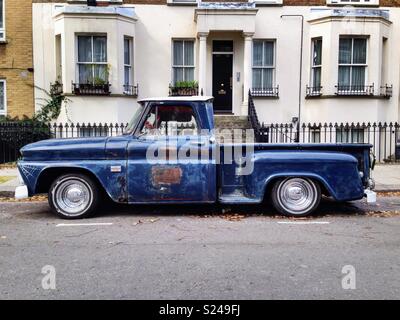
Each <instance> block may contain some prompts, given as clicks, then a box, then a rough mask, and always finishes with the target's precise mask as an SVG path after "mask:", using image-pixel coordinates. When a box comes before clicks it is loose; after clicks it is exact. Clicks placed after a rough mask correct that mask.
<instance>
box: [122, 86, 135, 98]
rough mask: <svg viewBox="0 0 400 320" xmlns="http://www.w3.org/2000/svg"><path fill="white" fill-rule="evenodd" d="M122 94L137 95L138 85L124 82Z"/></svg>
mask: <svg viewBox="0 0 400 320" xmlns="http://www.w3.org/2000/svg"><path fill="white" fill-rule="evenodd" d="M124 94H125V95H127V96H133V97H137V96H138V94H139V85H138V84H137V85H136V86H132V85H128V84H124Z"/></svg>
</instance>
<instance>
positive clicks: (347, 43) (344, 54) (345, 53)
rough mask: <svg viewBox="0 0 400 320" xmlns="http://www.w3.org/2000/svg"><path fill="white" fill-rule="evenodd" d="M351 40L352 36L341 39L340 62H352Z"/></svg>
mask: <svg viewBox="0 0 400 320" xmlns="http://www.w3.org/2000/svg"><path fill="white" fill-rule="evenodd" d="M351 42H352V39H350V38H342V39H340V40H339V63H351Z"/></svg>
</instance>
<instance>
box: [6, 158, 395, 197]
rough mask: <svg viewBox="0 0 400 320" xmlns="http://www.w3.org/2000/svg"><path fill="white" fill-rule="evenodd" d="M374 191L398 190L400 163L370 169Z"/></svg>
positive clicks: (9, 179) (12, 176)
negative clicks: (374, 185) (373, 181)
mask: <svg viewBox="0 0 400 320" xmlns="http://www.w3.org/2000/svg"><path fill="white" fill-rule="evenodd" d="M17 175H18V172H17V168H7V169H0V197H11V196H13V195H14V190H15V187H16V186H18V184H19V182H18V177H17ZM372 177H373V178H374V180H375V183H376V187H375V191H400V164H384V165H379V164H378V165H376V166H375V169H374V171H372Z"/></svg>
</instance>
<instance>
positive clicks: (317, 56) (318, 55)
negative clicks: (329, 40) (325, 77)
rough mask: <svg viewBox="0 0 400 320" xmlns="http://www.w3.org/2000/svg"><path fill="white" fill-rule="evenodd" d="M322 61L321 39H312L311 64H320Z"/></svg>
mask: <svg viewBox="0 0 400 320" xmlns="http://www.w3.org/2000/svg"><path fill="white" fill-rule="evenodd" d="M321 62H322V40H321V39H317V40H314V52H313V65H314V66H315V65H321Z"/></svg>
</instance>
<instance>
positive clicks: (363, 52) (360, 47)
mask: <svg viewBox="0 0 400 320" xmlns="http://www.w3.org/2000/svg"><path fill="white" fill-rule="evenodd" d="M366 62H367V40H366V39H354V47H353V63H366Z"/></svg>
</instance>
